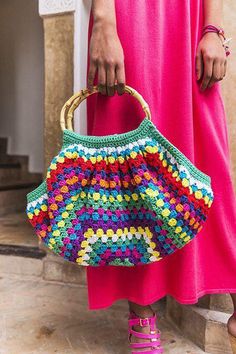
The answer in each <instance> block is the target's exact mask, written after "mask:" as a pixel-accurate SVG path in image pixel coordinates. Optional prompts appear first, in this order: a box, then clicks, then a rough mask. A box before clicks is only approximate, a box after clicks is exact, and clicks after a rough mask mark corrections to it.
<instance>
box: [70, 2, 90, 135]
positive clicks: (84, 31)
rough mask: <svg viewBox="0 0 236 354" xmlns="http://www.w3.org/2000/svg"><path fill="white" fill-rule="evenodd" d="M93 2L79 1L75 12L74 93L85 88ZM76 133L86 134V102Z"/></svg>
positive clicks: (77, 115)
mask: <svg viewBox="0 0 236 354" xmlns="http://www.w3.org/2000/svg"><path fill="white" fill-rule="evenodd" d="M90 7H91V0H79V1H77V3H76V11H75V51H74V92H78V91H79V90H80V89H82V88H85V87H86V86H87V84H86V70H87V48H88V22H89V13H90ZM75 131H77V132H79V133H81V134H86V131H87V124H86V101H84V102H83V103H82V104H81V105H80V106H79V108H78V109H77V110H76V112H75Z"/></svg>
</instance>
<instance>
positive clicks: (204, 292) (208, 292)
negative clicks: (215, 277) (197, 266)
mask: <svg viewBox="0 0 236 354" xmlns="http://www.w3.org/2000/svg"><path fill="white" fill-rule="evenodd" d="M229 293H230V294H236V289H210V290H202V291H200V292H199V293H198V295H197V296H196V298H192V299H184V300H183V299H181V298H178V296H175V295H173V294H163V295H161V296H158V297H154V298H152V299H149V300H146V301H139V300H138V299H136V298H134V297H128V298H123V297H119V296H117V297H116V298H114V299H113V300H111V301H110V302H109V304H108V303H107V304H104V305H102V304H101V305H100V306H99V307H96V306H91V305H88V309H89V310H91V311H93V310H104V309H107V308H109V307H110V306H112V305H114V303H115V302H116V301H119V300H127V301H132V302H135V303H137V304H139V305H141V306H147V305H151V304H153V303H154V302H156V301H159V300H161V299H162V298H163V297H164V296H172V297H173V298H174V299H175V300H176V301H177V302H179V303H180V304H181V305H194V304H196V303H197V302H198V300H199V299H200V298H201V297H202V296H205V295H211V294H229Z"/></svg>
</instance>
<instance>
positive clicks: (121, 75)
mask: <svg viewBox="0 0 236 354" xmlns="http://www.w3.org/2000/svg"><path fill="white" fill-rule="evenodd" d="M116 81H117V86H116V89H117V93H118V95H123V93H124V92H125V66H124V63H121V64H118V65H117V67H116Z"/></svg>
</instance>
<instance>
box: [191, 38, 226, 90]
mask: <svg viewBox="0 0 236 354" xmlns="http://www.w3.org/2000/svg"><path fill="white" fill-rule="evenodd" d="M226 64H227V60H226V54H225V50H224V48H223V46H222V40H221V38H220V37H219V35H218V34H217V33H206V34H205V35H204V36H203V37H202V39H201V41H200V42H199V45H198V48H197V55H196V74H197V80H198V81H200V82H201V84H200V88H201V90H202V91H204V90H206V88H209V87H212V86H213V85H214V83H216V82H217V81H220V80H222V79H223V78H224V77H225V74H226Z"/></svg>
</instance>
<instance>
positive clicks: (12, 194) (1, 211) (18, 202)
mask: <svg viewBox="0 0 236 354" xmlns="http://www.w3.org/2000/svg"><path fill="white" fill-rule="evenodd" d="M4 187H6V186H4ZM14 187H15V188H14ZM36 187H37V185H35V184H34V183H30V184H23V183H22V184H20V183H18V185H16V184H14V185H12V186H11V185H8V188H6V189H4V188H3V187H1V189H0V216H2V215H7V214H9V213H14V212H22V211H24V210H25V209H26V204H27V201H26V195H27V193H29V192H31V191H32V190H33V189H34V188H36Z"/></svg>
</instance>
